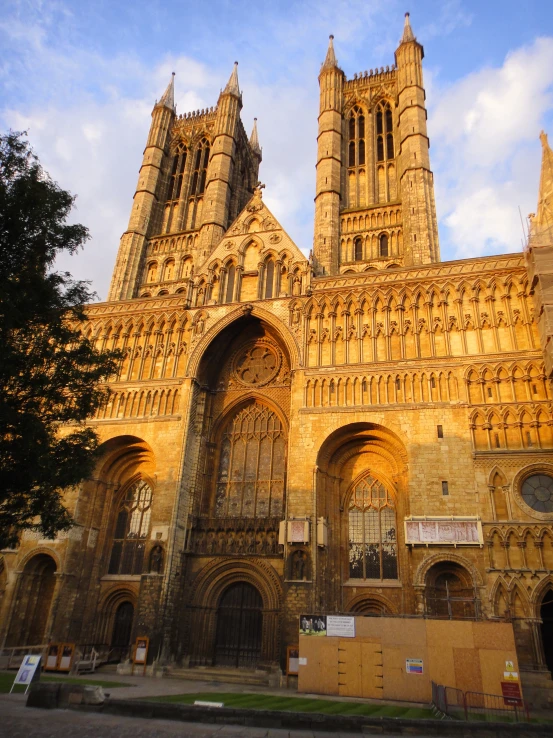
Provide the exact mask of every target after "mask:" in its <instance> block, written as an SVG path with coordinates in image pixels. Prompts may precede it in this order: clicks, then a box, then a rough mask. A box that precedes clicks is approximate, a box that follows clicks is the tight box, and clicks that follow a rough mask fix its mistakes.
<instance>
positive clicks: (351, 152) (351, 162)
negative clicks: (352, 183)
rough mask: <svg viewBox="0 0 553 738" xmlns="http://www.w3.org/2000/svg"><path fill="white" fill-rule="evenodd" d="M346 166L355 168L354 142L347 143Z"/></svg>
mask: <svg viewBox="0 0 553 738" xmlns="http://www.w3.org/2000/svg"><path fill="white" fill-rule="evenodd" d="M348 166H350V167H354V166H355V141H350V142H349V162H348Z"/></svg>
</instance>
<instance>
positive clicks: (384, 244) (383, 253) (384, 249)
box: [379, 233, 390, 256]
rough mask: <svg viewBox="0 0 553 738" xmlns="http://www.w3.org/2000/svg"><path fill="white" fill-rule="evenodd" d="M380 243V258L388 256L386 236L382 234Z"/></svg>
mask: <svg viewBox="0 0 553 738" xmlns="http://www.w3.org/2000/svg"><path fill="white" fill-rule="evenodd" d="M379 243H380V256H389V255H390V254H389V251H388V234H387V233H382V234H381V235H380V238H379Z"/></svg>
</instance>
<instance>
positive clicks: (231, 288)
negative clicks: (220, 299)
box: [225, 264, 236, 302]
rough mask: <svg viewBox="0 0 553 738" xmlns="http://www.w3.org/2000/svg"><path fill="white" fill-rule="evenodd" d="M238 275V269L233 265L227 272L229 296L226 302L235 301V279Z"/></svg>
mask: <svg viewBox="0 0 553 738" xmlns="http://www.w3.org/2000/svg"><path fill="white" fill-rule="evenodd" d="M235 275H236V267H235V266H234V264H231V265H230V266H229V267H228V271H227V294H226V299H225V302H232V301H233V300H234V278H235Z"/></svg>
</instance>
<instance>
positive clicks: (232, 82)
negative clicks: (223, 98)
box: [223, 61, 240, 97]
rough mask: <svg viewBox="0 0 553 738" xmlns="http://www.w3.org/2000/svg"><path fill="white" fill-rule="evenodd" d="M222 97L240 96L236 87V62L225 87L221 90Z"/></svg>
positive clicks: (238, 88)
mask: <svg viewBox="0 0 553 738" xmlns="http://www.w3.org/2000/svg"><path fill="white" fill-rule="evenodd" d="M223 95H237V96H238V97H239V96H240V87H239V86H238V62H237V61H235V62H234V68H233V70H232V74H231V75H230V78H229V81H228V82H227V86H226V87H225V89H224V90H223Z"/></svg>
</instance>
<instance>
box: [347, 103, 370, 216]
mask: <svg viewBox="0 0 553 738" xmlns="http://www.w3.org/2000/svg"><path fill="white" fill-rule="evenodd" d="M347 132H348V149H347V160H348V170H349V171H348V207H359V206H362V205H365V204H366V192H365V190H366V177H365V169H364V167H365V114H364V113H363V111H362V109H361V108H360V107H359V106H358V105H355V106H354V107H353V108H352V110H351V113H350V114H349V119H348V124H347Z"/></svg>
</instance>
